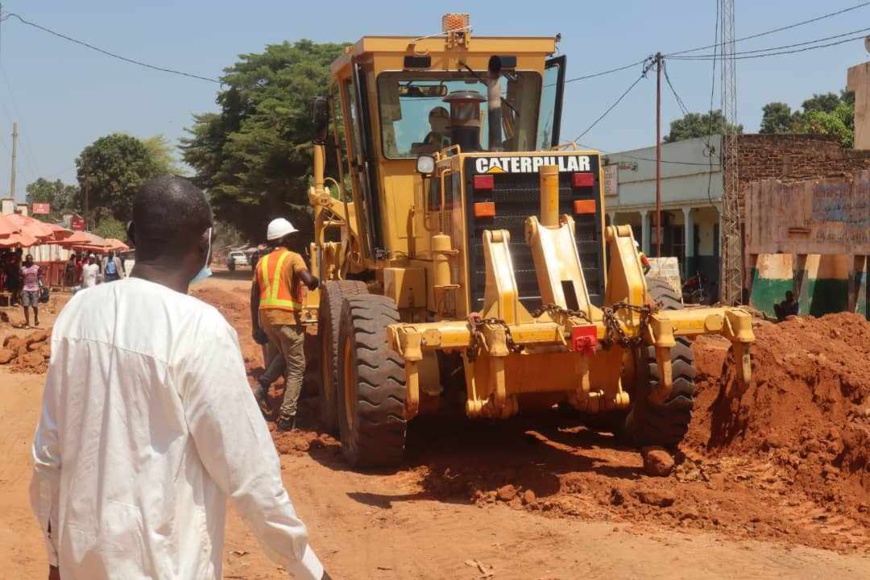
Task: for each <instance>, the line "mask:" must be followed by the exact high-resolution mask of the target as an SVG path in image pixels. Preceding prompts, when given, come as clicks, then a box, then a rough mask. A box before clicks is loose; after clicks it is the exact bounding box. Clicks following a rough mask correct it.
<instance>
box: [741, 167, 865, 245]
mask: <svg viewBox="0 0 870 580" xmlns="http://www.w3.org/2000/svg"><path fill="white" fill-rule="evenodd" d="M744 203H745V207H746V240H745V241H746V253H747V254H749V255H757V254H776V253H779V252H781V253H786V254H825V255H830V254H850V255H858V256H866V255H870V171H861V172H859V173H857V174H855V175H854V176H853V177H851V178H849V177H836V178H830V179H822V180H810V181H801V182H797V183H790V184H783V183H780V182H778V181H774V180H768V181H761V182H757V183H753V184H752V186H751V187H750V189H749V190H748V191H747V192H746V197H745V199H744Z"/></svg>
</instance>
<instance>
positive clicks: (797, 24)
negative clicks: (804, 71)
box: [565, 2, 870, 84]
mask: <svg viewBox="0 0 870 580" xmlns="http://www.w3.org/2000/svg"><path fill="white" fill-rule="evenodd" d="M868 5H870V2H862V3H860V4H856V5H854V6H850V7H848V8H844V9H842V10H838V11H836V12H830V13H828V14H822V15H821V16H816V17H814V18H810V19H809V20H802V21H800V22H795V23H793V24H789V25H787V26H781V27H779V28H774V29H771V30H765V31H763V32H758V33H755V34H751V35H749V36H743V37H741V38H738V39H736V40H735V41H734V42H742V41H744V40H752V39H754V38H761V37H762V36H768V35H770V34H775V33H777V32H783V31H785V30H791V29H793V28H798V27H800V26H805V25H807V24H812V23H814V22H819V21H820V20H825V19H828V18H833V17H835V16H839V15H841V14H845V13H847V12H851V11H853V10H858V9H859V8H864V7H865V6H868ZM717 6H718V5H717ZM718 21H719V18H718V16H717V18H716V22H717V23H718ZM717 30H718V24H717ZM717 38H718V35H717ZM716 47H717V45H716V44H709V45H707V46H699V47H696V48H689V49H686V50H678V51H676V52H671V53H667V54H665V55H664V56H665V57H673V56H678V55H683V54H689V53H692V52H698V51H701V50H707V49H709V48H716ZM820 48H822V47H820ZM771 56H775V55H771ZM644 62H646V59H644V60H641V61H637V62H633V63H631V64H626V65H623V66H619V67H616V68H612V69H608V70H604V71H601V72H597V73H592V74H588V75H583V76H579V77H575V78H572V79H568V80H566V81H565V84H568V83H573V82H575V81H584V80H588V79H594V78H597V77H601V76H604V75H609V74H613V73H617V72H621V71H624V70H628V69H630V68H632V67H634V66H637V65H639V64H642V63H644Z"/></svg>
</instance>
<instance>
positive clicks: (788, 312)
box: [773, 290, 801, 322]
mask: <svg viewBox="0 0 870 580" xmlns="http://www.w3.org/2000/svg"><path fill="white" fill-rule="evenodd" d="M800 309H801V307H800V303H799V302H798V301H797V300H795V299H794V292H792V291H791V290H789V291H788V292H786V293H785V300H783V301H782V302H780V303H778V304H774V305H773V311H774V312H775V313H776V320H777V321H779V322H782V321H783V320H785V319H786V318H787V317H789V316H797V315H798V314H799V313H800Z"/></svg>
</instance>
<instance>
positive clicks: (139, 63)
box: [6, 12, 221, 84]
mask: <svg viewBox="0 0 870 580" xmlns="http://www.w3.org/2000/svg"><path fill="white" fill-rule="evenodd" d="M6 18H15V19H17V20H18V21H20V22H21V23H22V24H26V25H27V26H32V27H33V28H36V29H38V30H41V31H43V32H47V33H48V34H51V35H52V36H56V37H58V38H62V39H64V40H67V41H69V42H72V43H74V44H78V45H79V46H84V47H85V48H89V49H91V50H94V51H96V52H99V53H101V54H104V55H106V56H110V57H112V58H115V59H118V60H122V61H124V62H127V63H130V64H135V65H137V66H141V67H144V68H148V69H151V70H156V71H159V72H165V73H169V74H174V75H179V76H183V77H188V78H191V79H197V80H201V81H207V82H210V83H215V84H221V82H220V81H219V80H217V79H212V78H209V77H204V76H200V75H196V74H192V73H187V72H183V71H179V70H175V69H171V68H165V67H162V66H155V65H153V64H148V63H147V62H142V61H141V60H135V59H132V58H127V57H126V56H121V55H120V54H115V53H114V52H109V51H108V50H104V49H102V48H99V47H96V46H94V45H92V44H88V43H87V42H84V41H82V40H77V39H75V38H72V37H71V36H67V35H66V34H61V33H60V32H57V31H54V30H51V29H50V28H46V27H44V26H40V25H39V24H36V23H35V22H30V21H29V20H26V19H24V18H23V17H22V16H20V15H19V14H15V13H14V12H9V13H7V14H6Z"/></svg>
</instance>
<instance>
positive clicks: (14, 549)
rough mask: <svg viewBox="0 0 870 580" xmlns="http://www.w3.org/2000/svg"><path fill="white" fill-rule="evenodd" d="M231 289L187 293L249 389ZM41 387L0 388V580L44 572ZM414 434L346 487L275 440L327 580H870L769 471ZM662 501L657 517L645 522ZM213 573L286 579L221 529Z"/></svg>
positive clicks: (315, 456)
mask: <svg viewBox="0 0 870 580" xmlns="http://www.w3.org/2000/svg"><path fill="white" fill-rule="evenodd" d="M243 278H244V274H241V275H239V276H237V277H236V279H235V280H228V279H218V280H213V281H209V282H206V283H205V284H204V285H203V286H202V287H201V288H199V289H198V293H199V294H200V295H201V296H202V297H203V298H205V299H207V300H209V301H211V302H213V303H215V304H216V305H217V306H218V307H219V308H220V309H221V310H222V311H223V312H224V313H225V315H227V316H228V318H229V319H230V320H231V322H232V323H233V324H234V325H235V326H236V327H237V328H238V329H239V334H240V337H241V338H242V341H243V350H244V351H245V354H246V357H247V362H248V364H249V367H251V369H252V370H253V371H254V372H256V367H257V366H258V365H259V361H258V360H257V356H256V355H257V349H256V347H255V345H253V343H252V342H251V341H250V340H249V339H248V336H249V334H250V329H249V327H248V325H247V321H246V317H247V313H246V292H247V286H246V284H245V283H244V280H243ZM42 380H43V377H42V376H40V375H23V374H10V373H2V374H0V546H3V549H2V550H0V578H9V579H20V578H41V577H43V574H44V573H45V570H46V563H45V556H44V550H43V546H42V542H41V538H40V535H39V532H38V529H37V527H36V524H35V523H34V521H33V519H32V516H31V514H30V511H29V507H28V503H27V483H28V481H29V477H30V458H29V446H30V442H31V438H32V433H33V429H34V426H35V423H36V418H37V415H38V412H39V404H40V396H41V387H42ZM316 404H317V403H316V399H308V400H306V401H305V402H304V403H303V405H302V411H301V412H302V413H308V414H309V416H311V415H313V414H314V411H315V410H316ZM414 427H415V429H414V430H413V431H412V433H411V438H410V440H409V459H408V463H407V465H406V466H405V467H403V468H402V469H400V470H398V471H397V472H395V473H375V474H359V473H354V472H351V471H348V470H347V469H346V468H345V466H344V464H343V462H342V461H341V458H340V454H339V451H338V446H337V443H336V442H335V441H334V440H332V439H331V438H330V437H328V436H326V435H323V434H320V433H318V432H317V430H316V425H315V424H314V423H313V422H312V421H310V420H309V421H304V422H303V430H302V432H301V433H300V434H298V435H295V436H292V437H291V436H287V435H278V436H276V444H277V446H278V448H279V451H281V453H282V465H283V469H284V479H285V482H286V485H287V488H288V490H290V493H291V496H292V497H293V499H294V502H295V504H296V506H297V509H298V511H299V512H300V513H301V515H302V517H303V518H304V519H305V521H306V522H307V523H308V525H309V528H310V531H311V536H312V541H313V543H314V545H315V547H316V549H317V550H318V552H319V553H320V555H321V558H322V559H323V560H324V561H325V563H326V564H327V566H328V568H329V569H330V572H331V574H332V575H333V577H334V578H337V579H341V578H348V579H369V578H371V579H379V580H380V579H384V580H391V579H406V578H408V579H424V578H425V579H430V578H431V579H441V578H468V579H480V578H495V579H508V578H516V579H541V580H543V579H549V580H555V579H572V578H584V577H588V578H636V577H644V578H665V577H667V578H738V577H749V576H753V577H760V578H768V577H771V578H772V577H782V576H787V577H791V578H822V577H825V578H830V577H834V578H867V577H870V559H868V557H867V554H868V550H870V541H868V529H867V525H866V521H865V520H864V519H862V518H861V517H859V516H860V514H861V513H865V512H858V511H856V512H854V513H851V512H850V513H846V514H843V513H839V512H837V510H836V509H834V508H833V507H826V506H825V505H823V504H821V503H819V502H818V501H814V500H813V499H812V498H811V497H810V496H808V495H807V494H805V493H803V492H801V491H796V490H793V489H792V488H789V487H785V488H784V487H783V485H784V484H783V481H784V477H785V476H784V475H783V474H782V468H781V467H780V466H778V465H776V464H774V463H771V462H768V461H760V460H758V459H757V458H755V457H754V456H751V455H747V454H744V455H743V456H737V457H734V456H728V455H721V454H716V455H715V456H714V455H713V454H704V453H701V452H700V451H695V450H693V449H691V448H690V449H688V450H687V454H688V456H689V457H688V459H687V460H686V461H684V462H683V463H682V466H681V469H682V470H680V469H678V471H677V473H676V474H675V475H673V476H671V477H670V478H666V479H653V478H649V477H646V476H645V475H644V474H643V471H642V465H641V460H640V458H639V457H638V455H637V454H636V453H635V452H633V451H632V450H630V449H625V448H620V447H618V446H617V445H616V444H615V442H614V441H613V440H612V438H610V437H608V436H605V435H597V434H594V433H591V432H588V431H586V430H585V429H582V428H576V427H573V426H572V425H570V424H569V423H566V422H565V420H564V419H558V418H555V419H553V418H551V419H546V420H544V419H536V420H526V421H511V422H506V423H501V424H495V425H480V424H475V423H471V422H458V423H448V424H444V423H431V422H430V423H426V422H423V423H419V424H417V425H414ZM639 498H643V500H641V499H639ZM661 498H664V500H662V501H663V503H665V504H667V503H669V502H671V500H673V501H672V504H671V505H668V506H666V507H657V505H656V504H657V503H662V502H661V501H659V500H661ZM867 503H870V501H868V502H867ZM858 507H860V506H858ZM856 509H858V508H856ZM855 514H858V515H855ZM822 547H833V548H835V550H836V551H834V550H823V549H819V548H822ZM226 560H227V567H226V569H225V578H244V579H250V580H254V579H267V578H284V577H286V574H284V573H283V572H282V571H281V570H279V569H277V567H276V566H275V565H274V564H272V563H271V562H270V561H269V560H268V559H267V558H266V557H265V556H264V554H263V552H262V550H260V548H259V546H258V545H257V542H256V540H255V539H254V537H253V535H252V534H251V533H250V532H249V531H248V530H247V528H246V527H245V525H244V524H243V523H242V522H241V521H240V520H239V518H237V517H236V516H235V515H233V516H232V518H231V521H230V523H229V529H228V540H227V548H226Z"/></svg>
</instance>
